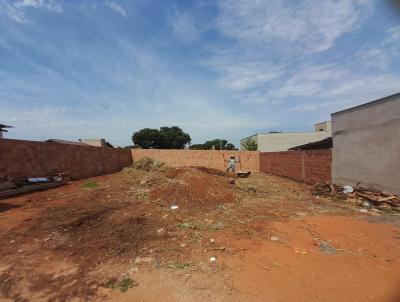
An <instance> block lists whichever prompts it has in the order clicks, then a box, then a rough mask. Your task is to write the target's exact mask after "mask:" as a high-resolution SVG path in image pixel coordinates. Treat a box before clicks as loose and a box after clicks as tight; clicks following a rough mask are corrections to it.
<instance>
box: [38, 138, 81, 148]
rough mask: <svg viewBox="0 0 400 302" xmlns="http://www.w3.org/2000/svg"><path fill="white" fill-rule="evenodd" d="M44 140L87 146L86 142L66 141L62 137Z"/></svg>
mask: <svg viewBox="0 0 400 302" xmlns="http://www.w3.org/2000/svg"><path fill="white" fill-rule="evenodd" d="M46 142H47V143H57V144H63V145H75V146H86V147H87V146H88V144H85V143H81V142H74V141H67V140H64V139H54V138H51V139H48V140H47V141H46Z"/></svg>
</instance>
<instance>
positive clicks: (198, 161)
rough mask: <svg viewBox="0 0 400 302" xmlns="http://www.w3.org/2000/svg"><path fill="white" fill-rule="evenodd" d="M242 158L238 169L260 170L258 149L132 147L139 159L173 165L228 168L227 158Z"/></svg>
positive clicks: (135, 158)
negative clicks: (232, 156)
mask: <svg viewBox="0 0 400 302" xmlns="http://www.w3.org/2000/svg"><path fill="white" fill-rule="evenodd" d="M231 155H234V156H236V160H240V163H239V164H238V165H237V169H238V170H245V171H252V172H258V171H259V170H260V169H259V152H257V151H227V150H223V151H221V150H163V149H132V157H133V159H134V160H138V159H141V158H144V157H150V158H153V159H154V160H157V161H161V162H164V163H166V164H168V165H170V166H173V167H184V166H203V167H207V168H213V169H218V170H225V169H226V165H227V164H226V162H224V159H225V160H228V159H229V156H231Z"/></svg>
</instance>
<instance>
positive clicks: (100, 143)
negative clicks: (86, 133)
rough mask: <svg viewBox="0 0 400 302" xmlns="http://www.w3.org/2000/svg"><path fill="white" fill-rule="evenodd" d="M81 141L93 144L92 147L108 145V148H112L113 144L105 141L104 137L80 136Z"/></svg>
mask: <svg viewBox="0 0 400 302" xmlns="http://www.w3.org/2000/svg"><path fill="white" fill-rule="evenodd" d="M79 141H80V142H81V143H84V144H87V145H90V146H93V147H102V148H104V147H108V148H114V146H113V145H111V144H110V143H109V142H107V141H106V140H105V139H104V138H96V139H87V138H81V139H79Z"/></svg>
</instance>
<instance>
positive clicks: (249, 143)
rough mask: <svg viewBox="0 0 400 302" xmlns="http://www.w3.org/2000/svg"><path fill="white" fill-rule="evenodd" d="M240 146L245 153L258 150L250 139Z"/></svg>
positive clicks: (256, 145)
mask: <svg viewBox="0 0 400 302" xmlns="http://www.w3.org/2000/svg"><path fill="white" fill-rule="evenodd" d="M242 146H243V148H245V149H246V150H247V151H257V149H258V144H257V142H256V141H255V140H254V139H252V138H248V139H246V140H245V141H244V142H242Z"/></svg>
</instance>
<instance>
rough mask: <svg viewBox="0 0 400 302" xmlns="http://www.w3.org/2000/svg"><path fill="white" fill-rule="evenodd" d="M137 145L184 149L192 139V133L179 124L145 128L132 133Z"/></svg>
mask: <svg viewBox="0 0 400 302" xmlns="http://www.w3.org/2000/svg"><path fill="white" fill-rule="evenodd" d="M132 141H133V143H134V144H135V146H139V147H141V148H143V149H149V148H154V149H182V148H184V147H185V145H187V144H189V143H190V141H191V138H190V135H189V134H187V133H185V132H183V131H182V129H181V128H179V127H177V126H173V127H161V128H160V129H159V130H158V129H150V128H144V129H141V130H139V131H137V132H135V133H134V134H133V135H132Z"/></svg>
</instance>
